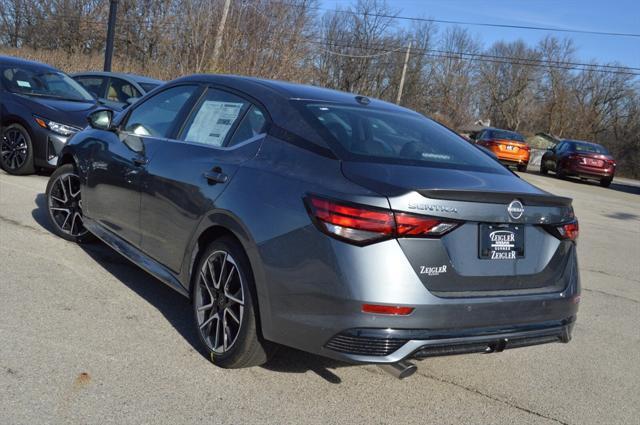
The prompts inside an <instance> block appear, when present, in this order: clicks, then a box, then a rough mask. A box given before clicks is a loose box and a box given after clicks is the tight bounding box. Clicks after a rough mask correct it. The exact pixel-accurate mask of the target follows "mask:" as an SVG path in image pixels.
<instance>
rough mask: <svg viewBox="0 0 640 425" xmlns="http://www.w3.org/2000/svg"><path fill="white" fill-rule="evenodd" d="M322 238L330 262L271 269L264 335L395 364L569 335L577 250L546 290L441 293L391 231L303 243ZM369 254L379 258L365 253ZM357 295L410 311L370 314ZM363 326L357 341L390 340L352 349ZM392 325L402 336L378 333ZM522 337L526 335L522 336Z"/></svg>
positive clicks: (576, 290)
mask: <svg viewBox="0 0 640 425" xmlns="http://www.w3.org/2000/svg"><path fill="white" fill-rule="evenodd" d="M323 243H328V244H329V245H331V246H332V249H333V251H334V254H335V257H334V259H335V261H336V262H334V261H333V260H331V259H330V257H325V258H324V259H323V261H322V262H321V263H317V262H315V263H314V262H305V263H303V264H302V265H300V266H301V268H300V269H299V270H297V271H296V273H295V276H296V280H295V284H294V283H293V282H294V281H293V280H292V279H291V276H292V275H291V272H290V271H289V270H286V273H284V274H280V273H278V274H277V275H271V276H270V278H268V280H269V284H268V285H266V287H268V288H269V289H268V298H269V299H270V302H269V305H263V306H261V309H262V311H269V312H270V313H268V314H266V315H265V316H264V318H263V321H262V324H263V333H264V337H265V338H266V339H269V340H271V341H274V342H277V343H280V344H283V345H287V346H291V347H294V348H297V349H300V350H304V351H308V352H311V353H315V354H320V355H323V356H327V357H331V358H334V359H338V360H342V361H348V362H354V363H394V362H397V361H399V360H402V359H405V358H411V357H416V356H421V357H425V356H432V355H447V354H456V353H458V352H475V351H483V352H484V351H487V352H489V351H501V350H502V349H505V348H514V347H515V346H526V345H533V344H538V343H545V342H554V341H555V340H554V339H553V338H551V337H550V335H551V336H553V335H558V338H557V340H558V341H559V342H567V341H568V339H569V338H568V336H569V335H570V330H571V329H570V327H568V326H569V324H570V322H572V321H573V320H569V319H568V318H572V317H575V316H576V315H577V312H578V305H579V300H580V297H579V294H580V279H579V274H578V268H577V264H576V258H575V255H571V256H570V258H569V260H568V261H569V263H568V264H567V268H566V269H565V272H564V273H562V276H560V277H559V279H561V280H562V284H561V285H556V287H554V288H552V289H546V290H545V291H541V292H538V293H523V292H522V291H519V290H512V291H500V293H499V294H498V293H485V292H480V291H479V292H478V293H473V291H466V292H465V293H463V294H457V293H452V294H451V296H442V295H439V294H437V293H434V292H432V291H430V290H429V289H427V287H425V284H424V283H423V282H422V281H421V280H420V278H419V276H418V275H417V274H416V272H415V271H414V269H413V268H412V266H411V265H410V263H409V261H408V259H407V256H406V255H405V254H404V252H403V251H402V249H401V248H400V246H399V244H398V242H397V241H395V240H391V241H386V242H381V243H377V244H373V245H370V246H367V247H354V246H350V245H348V244H344V243H342V242H339V241H335V240H328V239H326V240H323V241H318V243H314V244H310V246H313V249H314V250H315V252H316V254H315V255H318V254H317V252H321V251H323V249H322V245H323ZM310 249H311V248H310ZM302 251H304V249H303V250H302ZM301 255H302V253H301ZM309 255H312V254H311V253H309ZM371 258H375V259H376V261H375V262H371V261H369V260H370V259H371ZM332 263H333V264H332ZM298 264H300V263H298ZM320 265H326V266H327V267H326V268H325V267H321V268H319V266H320ZM292 267H295V266H293V265H292ZM271 272H275V269H271ZM268 274H269V275H270V273H268ZM513 281H514V285H517V284H518V282H519V279H518V278H517V277H515V276H514V280H513ZM451 285H455V280H454V279H452V280H451ZM363 304H377V305H391V306H409V307H412V308H413V309H414V310H413V311H412V312H411V314H409V315H406V316H399V315H398V316H393V315H384V314H371V313H364V312H363V311H362V306H363ZM567 320H569V321H567ZM354 330H355V331H354ZM365 330H366V332H365ZM390 330H392V331H390ZM354 332H355V336H354ZM363 332H364V333H365V334H366V335H371V336H372V337H373V338H374V339H372V340H371V341H366V340H365V341H363V343H364V345H370V346H371V347H372V348H376V349H377V348H380V346H382V347H383V348H385V349H387V346H388V348H389V350H390V351H378V352H377V353H375V355H371V354H369V355H368V354H366V353H365V354H363V352H362V351H357V350H356V351H352V350H350V349H349V347H350V346H349V341H350V340H349V338H350V337H352V338H353V337H359V336H360V335H362V334H363ZM389 332H392V333H395V335H402V337H400V338H395V337H394V338H386V337H380V335H383V336H384V335H386V334H388V333H389ZM529 337H531V338H532V339H529V340H527V339H526V338H529ZM336 338H337V339H336ZM375 338H377V339H375ZM505 338H506V339H507V341H505ZM534 338H540V339H534ZM393 339H399V340H400V341H393ZM355 341H356V342H357V340H355ZM509 341H512V342H511V345H509V344H508V343H509ZM476 343H478V344H485V345H484V346H483V347H481V348H479V347H480V346H477V345H473V344H476ZM394 344H395V345H394ZM470 344H471V345H470ZM356 345H357V344H356ZM340 347H342V348H341V349H336V348H340ZM487 347H489V349H487ZM419 352H420V354H418V353H419ZM438 353H440V354H438Z"/></svg>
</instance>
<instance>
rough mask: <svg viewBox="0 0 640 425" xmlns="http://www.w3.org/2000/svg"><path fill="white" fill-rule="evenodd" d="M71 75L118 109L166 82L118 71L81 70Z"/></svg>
mask: <svg viewBox="0 0 640 425" xmlns="http://www.w3.org/2000/svg"><path fill="white" fill-rule="evenodd" d="M71 77H72V78H73V79H74V80H76V81H77V82H78V83H80V84H81V85H82V86H83V87H84V88H85V89H86V90H87V91H88V92H89V93H91V94H92V95H93V97H95V98H96V99H98V101H99V102H100V103H102V104H103V105H105V106H108V107H109V108H111V109H115V110H118V111H121V110H122V109H124V108H126V107H127V106H129V105H131V104H133V103H135V101H136V100H138V99H139V98H141V97H142V96H144V95H145V94H147V93H148V92H150V91H152V90H153V89H155V88H156V87H159V86H161V85H162V84H164V81H160V80H154V79H153V78H148V77H143V76H141V75H134V74H120V73H117V72H79V73H77V74H72V75H71Z"/></svg>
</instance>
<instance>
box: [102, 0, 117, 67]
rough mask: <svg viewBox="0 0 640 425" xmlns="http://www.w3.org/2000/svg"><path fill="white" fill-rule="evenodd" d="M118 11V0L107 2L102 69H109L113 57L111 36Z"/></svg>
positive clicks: (113, 32) (114, 33)
mask: <svg viewBox="0 0 640 425" xmlns="http://www.w3.org/2000/svg"><path fill="white" fill-rule="evenodd" d="M117 13H118V0H111V2H110V4H109V24H108V27H107V45H106V47H105V49H104V70H105V71H107V72H109V71H111V58H112V57H113V38H114V37H115V35H116V14H117Z"/></svg>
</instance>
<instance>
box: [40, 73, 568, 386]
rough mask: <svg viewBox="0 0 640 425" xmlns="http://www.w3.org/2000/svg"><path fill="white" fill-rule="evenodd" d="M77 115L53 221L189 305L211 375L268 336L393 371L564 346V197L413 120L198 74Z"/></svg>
mask: <svg viewBox="0 0 640 425" xmlns="http://www.w3.org/2000/svg"><path fill="white" fill-rule="evenodd" d="M89 121H90V122H91V128H87V129H85V130H84V131H83V132H82V133H80V134H78V135H77V136H75V137H74V138H73V140H72V142H71V143H70V144H69V145H68V146H67V147H66V148H65V150H64V153H63V157H62V159H61V162H60V166H59V167H58V169H57V170H56V171H55V172H54V173H53V174H52V176H51V178H50V180H49V184H48V185H47V191H46V193H47V195H46V196H47V204H46V205H47V208H48V216H49V218H50V219H51V223H52V228H53V229H54V231H55V232H56V233H57V234H58V235H60V236H61V237H63V238H65V239H67V240H70V241H78V242H82V241H86V240H87V239H88V238H90V237H92V235H93V236H97V237H98V238H100V239H102V240H103V241H104V242H106V243H107V244H108V245H109V246H111V247H112V248H113V249H115V250H116V251H117V252H119V253H121V254H122V255H124V256H125V257H127V258H129V259H130V260H131V261H133V262H134V263H136V264H138V265H139V266H140V267H142V268H144V269H145V270H147V271H148V272H150V273H151V274H153V275H154V276H156V277H157V278H158V279H160V280H161V281H163V282H164V283H166V284H167V285H169V286H171V287H172V288H173V289H175V290H176V291H178V292H179V293H181V294H182V295H184V296H187V297H190V298H191V300H192V303H193V316H194V322H195V323H194V330H195V331H196V332H197V333H198V335H199V338H200V341H201V342H202V345H203V347H204V348H205V349H206V350H207V354H208V356H209V357H210V358H211V359H212V361H213V362H214V363H215V364H217V365H220V366H222V367H228V368H238V367H247V366H254V365H258V364H261V363H264V362H265V361H266V360H267V358H268V356H269V354H270V353H271V352H272V350H273V346H274V345H273V343H277V344H283V345H287V346H291V347H294V348H297V349H301V350H306V351H309V352H312V353H316V354H321V355H324V356H329V357H332V358H335V359H340V360H344V361H350V362H355V363H378V364H381V363H382V364H393V365H395V366H397V367H395V366H394V367H393V370H396V371H400V372H399V374H400V376H402V375H404V374H406V373H408V371H410V370H411V368H412V367H413V368H414V366H412V365H409V364H407V363H406V362H404V360H408V359H411V358H416V357H417V358H423V357H431V356H438V355H447V354H461V353H472V352H482V353H488V352H500V351H502V350H504V349H509V348H518V347H524V346H528V345H537V344H543V343H553V342H568V341H569V340H570V336H571V330H572V327H573V323H574V320H575V318H576V314H577V311H578V300H579V293H580V282H579V276H578V268H577V263H576V238H577V237H578V223H577V220H576V217H575V216H574V212H573V208H572V206H571V199H568V198H562V197H557V196H553V195H551V194H549V193H547V192H543V191H541V190H540V189H538V188H536V187H534V186H532V185H531V184H529V183H527V182H526V181H524V180H522V179H520V178H518V177H517V176H515V175H514V174H513V173H512V172H510V171H509V170H507V169H505V168H504V167H503V166H502V165H501V164H499V163H497V162H496V161H495V160H494V159H492V158H491V157H490V156H489V155H488V154H486V153H484V152H482V151H481V149H479V148H477V147H476V146H473V145H470V144H469V143H467V142H466V141H464V139H462V138H461V137H459V136H458V135H457V134H455V133H454V132H452V131H451V130H449V129H447V128H445V127H444V126H442V125H440V124H438V123H436V122H434V121H432V120H430V119H428V118H426V117H424V116H422V115H420V114H418V113H416V112H414V111H411V110H409V109H405V108H402V107H399V106H397V105H394V104H390V103H386V102H383V101H380V100H375V99H368V98H366V97H362V96H356V95H353V94H349V93H344V92H338V91H334V90H326V89H321V88H318V87H312V86H303V85H296V84H290V83H285V82H281V81H269V80H261V79H255V78H248V77H235V76H211V75H197V76H191V77H184V78H180V79H178V80H175V81H173V82H171V83H167V84H166V85H164V86H163V87H161V88H159V89H158V90H156V91H154V92H153V93H150V94H149V95H147V96H145V98H143V99H142V100H140V101H139V102H137V103H135V104H134V105H132V106H131V107H130V108H127V109H126V110H125V112H124V113H121V114H118V115H117V116H115V117H113V114H112V112H111V111H96V112H94V113H93V114H91V116H90V117H89ZM68 188H69V190H67V189H68ZM123 206H126V207H123Z"/></svg>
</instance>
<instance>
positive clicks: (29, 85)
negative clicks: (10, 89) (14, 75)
mask: <svg viewBox="0 0 640 425" xmlns="http://www.w3.org/2000/svg"><path fill="white" fill-rule="evenodd" d="M16 82H17V83H18V87H25V88H27V89H30V88H31V83H29V82H28V81H22V80H18V81H16Z"/></svg>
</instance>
